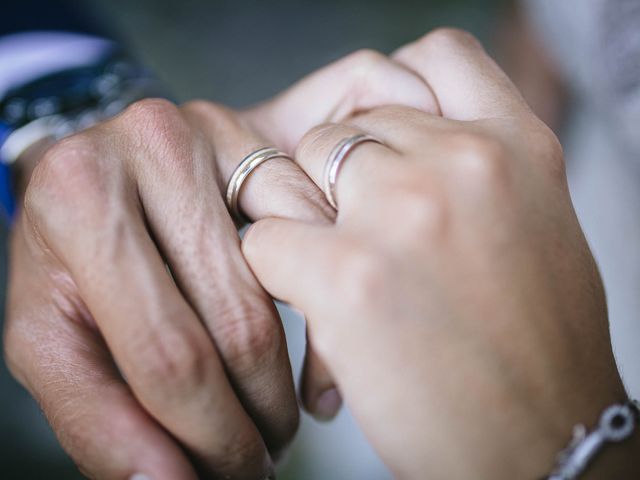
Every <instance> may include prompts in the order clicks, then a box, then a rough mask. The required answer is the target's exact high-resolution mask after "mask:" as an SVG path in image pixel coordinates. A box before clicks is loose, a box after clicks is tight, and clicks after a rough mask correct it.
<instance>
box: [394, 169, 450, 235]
mask: <svg viewBox="0 0 640 480" xmlns="http://www.w3.org/2000/svg"><path fill="white" fill-rule="evenodd" d="M396 192H397V193H396V195H395V197H396V200H395V201H394V203H393V206H392V207H391V208H393V209H394V210H396V211H401V212H403V214H402V221H401V222H398V224H397V225H396V228H397V229H398V231H399V232H404V233H405V234H406V235H407V236H408V239H409V240H410V241H417V242H419V243H420V245H422V246H423V242H425V241H430V242H434V241H435V240H437V239H440V238H442V237H443V236H444V235H445V233H446V231H447V226H448V224H449V213H448V212H449V205H448V201H447V197H446V195H445V194H444V192H443V191H442V189H441V188H438V186H437V184H436V183H435V182H434V179H433V178H432V177H431V176H430V175H428V174H426V173H423V172H414V173H413V174H412V175H411V176H410V177H408V178H406V179H405V180H404V181H403V182H401V183H400V184H399V185H396Z"/></svg>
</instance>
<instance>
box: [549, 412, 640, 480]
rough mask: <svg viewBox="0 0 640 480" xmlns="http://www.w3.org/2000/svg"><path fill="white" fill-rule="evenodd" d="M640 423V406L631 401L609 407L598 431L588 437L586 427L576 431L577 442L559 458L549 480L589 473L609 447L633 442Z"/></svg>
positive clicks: (576, 428) (572, 477)
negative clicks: (592, 465)
mask: <svg viewBox="0 0 640 480" xmlns="http://www.w3.org/2000/svg"><path fill="white" fill-rule="evenodd" d="M639 421H640V404H638V402H637V401H635V400H629V401H627V402H625V403H624V404H615V405H611V406H610V407H608V408H607V409H606V410H605V411H604V412H602V415H601V416H600V421H599V422H598V425H597V426H596V428H595V430H593V431H592V432H591V433H587V429H586V427H585V426H584V425H582V424H579V425H576V426H575V427H574V428H573V439H572V440H571V443H569V446H568V447H567V448H566V449H564V450H563V451H562V452H560V454H559V455H558V460H557V465H556V468H555V469H554V470H553V472H552V473H551V475H549V476H548V477H547V480H574V479H576V478H578V476H579V475H580V474H581V473H582V472H584V471H585V470H586V468H587V467H588V466H589V463H590V462H591V460H592V459H593V457H594V456H595V455H596V454H597V453H598V452H599V451H600V450H602V448H603V447H604V445H606V444H607V443H617V442H621V441H623V440H625V439H627V438H629V437H630V436H631V435H632V434H633V432H634V431H635V429H636V427H637V426H638V422H639Z"/></svg>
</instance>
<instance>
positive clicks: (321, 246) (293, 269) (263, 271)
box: [242, 218, 339, 313]
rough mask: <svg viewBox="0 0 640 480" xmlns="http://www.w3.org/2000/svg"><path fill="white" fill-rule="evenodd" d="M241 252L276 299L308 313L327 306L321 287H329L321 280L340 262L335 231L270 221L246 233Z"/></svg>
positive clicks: (283, 220)
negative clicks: (338, 260) (331, 267)
mask: <svg viewBox="0 0 640 480" xmlns="http://www.w3.org/2000/svg"><path fill="white" fill-rule="evenodd" d="M242 252H243V254H244V256H245V258H246V260H247V262H248V264H249V266H250V267H251V269H252V271H253V273H254V274H255V275H256V277H257V278H258V280H259V281H260V283H261V284H262V285H263V286H264V287H265V288H266V290H267V291H268V292H269V293H270V294H271V295H272V296H273V297H274V298H277V299H279V300H282V301H283V302H285V303H289V304H292V305H294V306H295V307H298V308H300V309H301V310H302V311H303V312H305V313H308V312H312V311H317V309H318V307H319V306H321V305H322V304H323V303H326V298H327V297H326V292H324V291H323V290H322V287H321V286H322V285H326V284H325V283H323V282H321V281H319V279H322V278H323V277H327V278H328V276H329V275H330V265H333V264H334V262H336V261H337V259H338V255H339V249H338V248H337V245H336V234H335V230H334V228H333V227H327V226H320V225H308V224H304V223H301V222H296V221H294V220H288V219H280V218H267V219H264V220H260V221H258V222H256V223H254V224H253V225H251V226H250V227H249V228H248V229H247V231H246V233H245V235H244V237H243V239H242ZM292 278H294V279H296V281H291V279H292ZM319 286H320V288H318V287H319Z"/></svg>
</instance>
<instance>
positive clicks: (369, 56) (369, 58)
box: [345, 48, 386, 74]
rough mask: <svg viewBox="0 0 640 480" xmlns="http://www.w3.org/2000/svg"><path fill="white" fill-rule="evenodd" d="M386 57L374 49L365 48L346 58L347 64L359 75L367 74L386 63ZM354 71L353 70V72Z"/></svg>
mask: <svg viewBox="0 0 640 480" xmlns="http://www.w3.org/2000/svg"><path fill="white" fill-rule="evenodd" d="M385 60H386V57H385V56H384V55H383V54H382V53H380V52H378V51H376V50H373V49H370V48H363V49H360V50H356V51H355V52H353V53H351V54H349V55H347V57H345V63H346V64H347V65H348V66H349V67H350V68H351V69H353V68H355V71H356V72H357V73H361V74H366V73H367V72H369V71H371V70H372V69H375V68H376V67H378V66H379V65H380V64H381V63H383V62H385ZM352 71H353V70H352Z"/></svg>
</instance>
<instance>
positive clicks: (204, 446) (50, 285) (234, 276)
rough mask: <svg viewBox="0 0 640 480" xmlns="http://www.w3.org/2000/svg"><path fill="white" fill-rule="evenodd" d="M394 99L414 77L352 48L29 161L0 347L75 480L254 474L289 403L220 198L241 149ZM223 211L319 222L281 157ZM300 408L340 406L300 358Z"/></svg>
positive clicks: (141, 117) (260, 299) (402, 99)
mask: <svg viewBox="0 0 640 480" xmlns="http://www.w3.org/2000/svg"><path fill="white" fill-rule="evenodd" d="M388 85H394V86H396V87H397V88H398V89H397V90H392V89H389V88H387V87H388ZM394 103H400V104H405V105H410V106H414V107H416V108H424V109H433V108H435V107H434V103H433V95H432V94H431V92H430V90H429V89H428V87H427V86H426V84H425V83H424V81H423V80H422V79H421V78H420V77H419V76H418V75H416V74H415V73H413V72H411V71H409V70H408V69H406V68H405V67H403V66H401V65H399V64H397V63H394V62H392V61H391V60H389V59H387V58H385V57H383V56H382V55H379V54H375V53H373V52H360V53H357V54H354V55H352V56H350V57H347V58H345V59H343V60H341V61H339V62H336V63H335V64H333V65H331V66H328V67H326V68H324V69H322V70H321V71H319V72H317V73H316V74H314V75H311V76H310V77H308V78H307V79H305V80H303V81H301V82H299V83H298V84H296V85H295V86H294V87H292V88H291V89H290V90H289V91H287V92H285V93H283V94H282V95H280V96H279V97H278V98H277V99H275V100H273V101H271V102H268V103H265V104H263V105H261V106H259V107H257V108H256V109H253V110H250V111H247V112H243V113H242V114H236V113H235V112H232V111H230V110H228V109H226V108H223V107H221V106H218V105H214V104H212V103H209V102H202V101H199V102H191V103H189V104H186V105H184V106H183V107H180V108H177V107H175V106H174V105H172V104H170V103H168V102H166V101H161V100H146V101H142V102H140V103H137V104H135V105H133V106H132V107H130V108H129V109H127V110H126V111H125V112H124V113H123V114H121V115H120V116H118V117H117V118H115V119H113V120H111V121H109V122H106V123H103V124H101V125H98V126H97V127H95V128H92V129H90V130H87V131H85V132H82V133H80V134H77V135H74V136H73V137H70V138H68V139H66V140H63V141H61V142H59V143H57V144H56V145H54V146H53V147H52V148H50V149H48V150H47V151H46V153H44V156H42V152H40V151H38V150H37V149H36V150H34V151H32V152H30V154H29V157H30V159H34V160H35V162H36V163H37V166H36V167H35V172H34V173H33V176H31V175H30V174H31V168H30V167H29V165H27V164H24V166H25V167H26V170H27V171H26V172H25V177H26V178H25V180H26V183H28V187H27V192H26V197H25V200H24V209H23V210H22V211H21V212H19V215H18V217H17V221H16V223H15V225H14V228H13V230H12V239H11V257H10V258H11V269H10V290H9V297H8V304H7V315H6V331H5V336H4V342H5V354H6V358H7V364H8V365H9V367H10V369H11V370H12V372H13V373H14V375H15V376H16V378H17V379H18V380H19V381H20V382H21V383H22V384H23V385H25V386H26V387H27V388H28V389H29V391H30V392H31V393H32V394H33V396H34V397H35V398H36V399H37V401H38V402H39V403H40V405H41V406H42V408H43V410H44V412H45V414H46V416H47V418H48V420H49V421H50V423H51V425H52V427H53V429H54V431H55V432H56V434H57V435H58V437H59V439H60V441H61V443H62V445H63V446H64V448H65V449H66V450H67V451H68V452H69V453H70V455H71V456H72V457H73V458H74V460H75V461H76V463H77V464H78V465H79V466H80V468H81V469H82V471H83V472H84V473H85V474H87V475H89V476H90V477H92V478H128V477H129V476H131V475H133V474H135V473H143V474H146V475H148V476H150V477H151V478H153V479H155V480H161V479H170V480H174V479H188V478H196V475H197V474H199V475H202V476H204V477H206V478H210V477H215V478H218V477H220V478H222V477H226V476H232V477H234V478H251V479H253V478H258V479H262V478H264V477H265V476H266V475H268V474H269V472H270V469H271V458H270V457H272V456H273V455H277V453H278V452H279V451H281V450H282V448H283V447H284V446H285V445H286V444H287V443H288V442H289V441H290V439H291V438H292V436H293V434H294V432H295V430H296V427H297V423H298V409H297V402H296V397H295V393H294V389H293V381H292V378H291V369H290V366H289V362H288V357H287V350H286V343H285V338H284V335H283V332H282V327H281V325H280V323H279V319H278V317H277V314H276V312H275V309H274V307H273V304H272V302H271V299H270V298H269V297H268V295H267V294H266V293H265V292H264V291H263V289H262V288H261V287H260V285H259V284H258V283H257V281H256V280H255V278H254V277H253V275H252V273H251V272H250V270H249V268H248V267H247V265H246V264H245V262H244V258H243V257H242V254H241V252H240V248H239V245H240V242H239V237H238V235H237V233H236V229H235V226H234V224H233V222H232V220H231V219H230V218H229V215H228V213H227V210H226V207H225V205H224V203H223V200H222V197H223V195H222V194H221V192H224V188H225V185H226V182H227V180H228V178H229V176H230V175H231V171H232V170H233V168H235V166H236V165H237V164H238V163H239V162H240V160H241V159H242V157H243V156H244V155H246V154H247V153H249V152H251V151H252V150H255V149H256V148H259V147H262V146H265V145H270V144H276V145H277V146H279V147H280V148H283V149H286V148H287V147H290V146H291V145H294V144H295V143H297V141H298V140H299V137H300V136H301V135H302V133H303V132H305V131H306V130H308V129H309V128H311V127H312V126H313V125H315V124H317V123H319V122H323V121H327V120H329V119H335V120H342V119H344V118H346V117H347V116H349V115H351V114H353V113H354V112H356V111H358V110H361V109H366V108H370V107H372V106H375V105H384V104H394ZM266 137H267V138H268V139H267V138H266ZM40 157H42V158H40ZM25 160H26V159H21V162H24V161H25ZM240 205H241V208H242V209H243V211H244V212H245V213H246V214H247V215H248V216H250V217H251V218H254V219H258V218H262V217H264V216H267V215H279V216H282V217H288V218H294V219H299V220H308V221H314V222H318V223H324V224H330V223H331V222H332V221H333V218H334V215H335V212H334V211H333V210H332V209H331V207H329V206H328V205H327V204H326V202H325V200H324V196H323V195H322V193H321V192H320V190H318V189H317V188H316V187H315V185H314V184H313V182H312V181H311V180H310V179H309V177H308V176H307V175H306V174H305V173H304V172H303V171H302V170H301V169H300V168H299V167H298V166H297V165H295V164H294V163H292V162H290V161H286V160H282V159H279V160H272V161H271V162H269V163H267V164H265V165H264V166H261V167H260V168H259V169H258V170H257V171H256V172H255V173H254V174H253V175H252V177H251V178H250V179H249V180H248V181H247V182H246V184H245V186H244V187H243V191H242V192H241V195H240ZM167 266H168V270H169V271H170V273H169V272H168V271H167ZM123 377H124V378H123ZM327 392H328V395H323V394H325V393H327ZM303 399H304V403H305V405H306V406H307V408H308V409H309V410H310V411H311V412H313V413H315V414H317V415H320V416H331V415H333V414H335V412H336V411H337V409H338V407H339V405H340V401H339V396H338V395H337V393H336V392H335V390H334V389H333V383H332V379H331V377H330V376H329V375H328V373H327V372H326V370H325V368H324V366H323V365H322V364H321V362H319V361H318V360H317V357H316V356H315V355H314V354H313V353H310V354H308V355H307V360H306V366H305V376H304V381H303ZM196 471H197V473H196Z"/></svg>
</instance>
